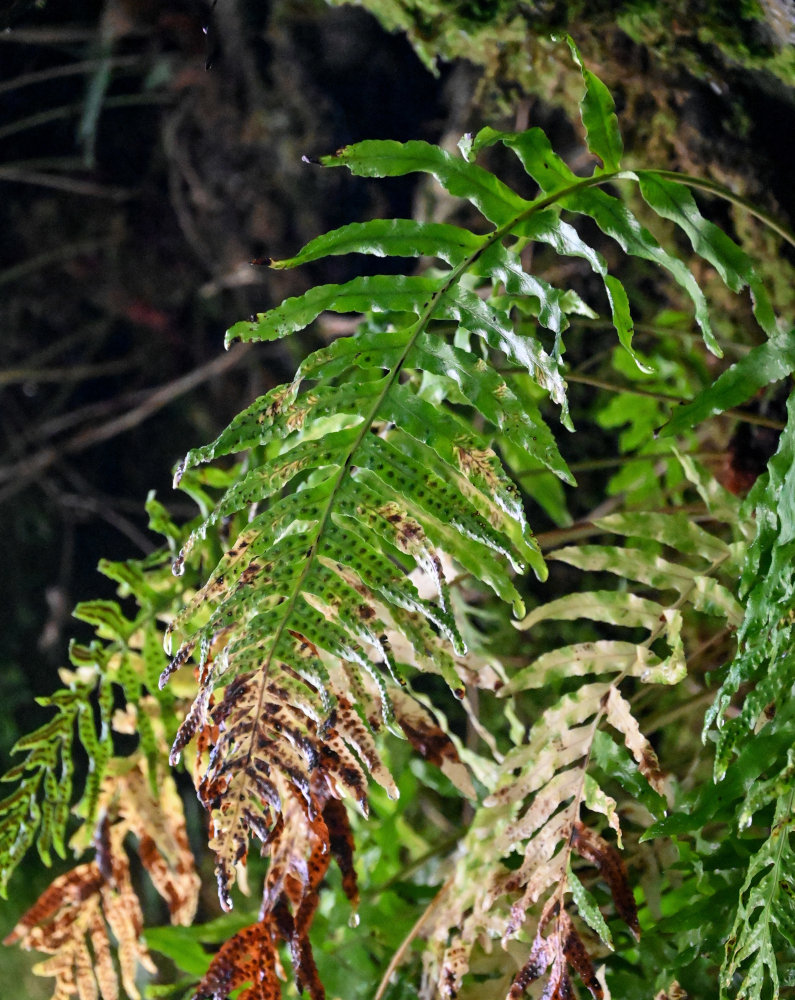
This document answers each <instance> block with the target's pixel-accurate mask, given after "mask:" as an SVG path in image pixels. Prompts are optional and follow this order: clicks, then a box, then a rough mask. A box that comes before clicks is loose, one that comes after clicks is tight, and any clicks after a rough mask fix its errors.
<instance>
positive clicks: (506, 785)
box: [425, 513, 739, 998]
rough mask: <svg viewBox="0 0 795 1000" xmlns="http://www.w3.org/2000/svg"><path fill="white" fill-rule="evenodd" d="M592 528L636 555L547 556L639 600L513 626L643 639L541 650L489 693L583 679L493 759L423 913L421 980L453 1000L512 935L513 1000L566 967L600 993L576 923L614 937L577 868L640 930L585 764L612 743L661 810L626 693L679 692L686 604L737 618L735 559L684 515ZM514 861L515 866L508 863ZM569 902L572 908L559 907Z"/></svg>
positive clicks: (647, 751) (540, 614) (605, 803)
mask: <svg viewBox="0 0 795 1000" xmlns="http://www.w3.org/2000/svg"><path fill="white" fill-rule="evenodd" d="M595 526H596V527H597V528H599V529H601V530H602V531H604V532H605V533H615V534H623V535H626V536H628V537H631V538H632V539H634V540H635V546H636V547H633V548H629V547H620V546H615V545H614V546H609V545H605V546H593V545H589V546H581V547H576V548H574V547H572V548H568V549H560V550H557V551H555V552H552V553H551V554H550V556H549V557H548V558H550V559H560V560H561V561H564V562H567V563H569V564H570V565H574V566H578V567H580V568H582V569H585V570H589V571H600V570H608V571H610V572H614V573H617V574H619V575H620V576H622V577H624V578H629V579H633V578H634V579H635V580H636V581H638V582H640V583H641V584H643V585H644V587H645V588H647V589H646V593H645V594H643V595H641V594H637V593H632V592H625V591H590V592H584V593H573V594H571V595H568V596H566V597H563V598H559V599H557V600H555V601H552V602H550V603H549V604H546V605H541V606H540V607H539V608H537V609H535V610H534V611H532V612H530V614H529V615H527V616H526V617H525V618H524V619H523V620H522V622H520V623H518V625H519V628H521V629H524V630H528V631H532V630H533V629H534V628H537V627H538V626H539V625H540V624H541V623H542V622H544V621H551V620H552V621H554V620H567V619H568V620H571V619H575V618H586V619H589V620H590V621H592V622H594V623H598V624H599V625H600V626H605V625H607V626H620V627H621V628H623V629H626V628H632V629H641V630H643V631H645V632H646V638H645V639H643V640H642V641H636V642H628V641H626V640H625V639H618V638H605V639H597V640H594V641H591V642H583V643H577V644H575V645H567V646H563V647H560V648H557V649H553V650H550V651H549V652H546V653H543V654H542V655H541V656H540V657H538V658H537V659H535V660H534V661H533V662H532V663H530V664H529V665H528V666H526V667H523V668H521V669H520V670H519V671H518V672H516V673H515V674H514V675H513V677H511V678H510V680H509V681H508V683H507V684H505V685H504V686H502V687H501V688H500V689H499V691H498V692H497V693H498V696H499V697H502V698H515V697H517V696H518V695H520V693H521V692H523V691H531V690H532V691H533V692H535V691H537V690H539V689H546V690H550V689H552V690H554V689H555V688H556V687H557V686H558V685H559V684H560V683H565V682H567V681H568V680H569V679H571V678H584V679H585V683H582V682H581V683H580V684H579V685H578V686H577V687H576V688H575V689H574V690H571V691H569V692H568V693H565V694H563V695H562V696H561V697H559V698H558V699H557V700H556V701H554V702H553V703H552V704H551V705H550V707H548V708H546V709H545V710H544V711H543V712H542V714H541V716H540V718H539V719H538V720H537V721H536V722H535V724H534V725H533V727H532V729H531V731H530V734H529V737H528V739H527V741H526V742H525V743H524V744H523V745H521V746H516V747H515V748H514V749H512V750H510V751H509V752H508V754H507V755H506V756H505V759H504V761H503V762H502V763H501V764H500V765H499V778H498V781H497V786H496V789H495V790H494V791H493V792H492V794H491V795H490V796H489V797H488V798H486V800H485V801H484V803H483V806H482V807H481V809H479V810H478V812H477V813H476V816H475V819H474V821H473V825H472V828H471V829H470V831H469V833H468V835H467V838H466V841H465V854H464V856H463V857H462V859H461V860H460V861H459V862H458V864H457V867H456V871H455V874H454V876H452V878H451V881H450V883H449V886H450V891H449V892H448V893H446V895H445V897H444V901H443V902H441V903H439V904H438V906H437V907H435V908H433V909H432V911H431V913H430V914H429V917H428V921H427V928H426V929H425V932H426V933H427V935H428V937H429V938H430V940H431V941H432V942H433V955H434V958H433V959H432V964H431V965H430V967H429V968H430V975H431V976H432V978H433V981H434V983H435V988H436V989H438V990H439V991H441V993H442V995H443V996H446V997H449V998H453V997H455V996H456V995H457V993H458V991H459V989H460V988H461V984H462V979H463V977H464V975H465V974H466V972H467V969H468V968H469V962H470V956H471V953H472V950H473V948H474V947H475V946H476V944H477V942H479V941H481V942H482V940H483V939H484V938H486V939H489V938H492V939H493V938H497V939H501V941H502V946H503V947H504V948H505V947H506V946H507V944H508V942H509V941H510V940H511V939H513V938H517V937H518V938H519V939H520V940H530V942H531V945H530V954H529V957H528V959H527V961H526V962H525V964H524V965H523V966H522V967H521V968H520V969H519V971H518V972H517V974H516V976H515V978H514V983H513V986H512V987H511V992H510V994H509V995H510V996H511V997H518V996H520V995H521V993H522V991H523V990H524V988H525V987H526V986H527V985H528V984H529V983H530V982H532V981H533V980H535V979H537V978H540V977H541V976H542V975H545V974H546V975H547V985H546V987H545V990H546V994H547V995H549V996H554V995H560V996H565V995H566V992H565V991H566V989H569V990H571V986H570V984H569V985H567V984H568V976H569V969H570V968H571V969H574V970H576V972H577V973H578V975H579V976H580V978H581V979H582V981H583V982H584V983H585V985H586V986H587V988H588V989H589V990H590V991H591V993H592V994H593V996H595V997H599V996H601V995H602V992H601V990H602V987H601V986H600V985H599V984H598V982H597V981H596V980H595V978H594V975H593V964H592V961H591V959H589V958H588V957H587V956H588V951H587V949H586V947H585V945H584V944H583V941H582V938H581V936H580V932H579V931H577V929H576V924H575V923H573V920H574V918H575V916H578V917H579V919H581V920H583V921H584V922H585V923H586V924H587V925H588V926H589V927H590V928H591V929H592V930H594V931H595V932H596V933H597V934H598V935H599V936H600V937H601V938H602V941H603V942H604V944H605V945H607V946H608V947H613V934H614V933H615V932H611V931H610V929H609V928H608V925H607V923H606V920H605V917H604V915H603V914H602V912H601V910H600V906H599V904H598V903H597V902H596V899H595V897H594V896H593V895H592V893H591V892H590V891H589V889H588V888H586V885H585V884H584V882H583V881H582V879H583V872H587V871H588V868H587V867H585V868H583V865H586V866H595V867H596V869H597V872H598V877H599V880H600V881H601V882H602V883H603V884H604V885H605V886H606V887H607V889H608V891H609V895H610V898H611V900H612V907H613V910H614V912H615V915H616V916H618V917H619V918H620V919H621V920H622V921H623V923H624V924H625V925H626V926H627V927H628V929H629V930H630V931H631V933H633V934H635V935H637V934H639V932H640V925H639V922H638V915H637V909H636V904H635V901H634V897H633V894H632V891H631V889H630V885H629V881H628V876H627V873H626V870H625V868H624V864H623V861H622V860H621V857H620V854H619V852H618V851H617V849H616V847H614V846H612V844H611V843H610V842H609V841H608V840H607V839H606V838H605V837H604V836H603V835H602V834H601V833H599V832H598V831H597V830H595V829H593V828H592V827H591V826H589V825H588V823H587V822H586V819H585V816H586V814H591V815H593V814H596V815H598V816H601V817H604V820H603V822H605V823H606V825H607V828H608V829H609V830H612V836H614V837H615V840H616V843H617V845H618V847H621V845H622V833H623V831H622V824H621V822H620V820H619V810H618V806H617V803H616V801H615V799H614V798H613V797H612V796H611V795H610V794H609V792H608V791H607V790H606V789H604V788H602V787H601V786H600V784H599V782H598V781H597V780H595V778H594V776H593V774H592V773H591V772H592V768H591V764H592V760H593V758H594V757H601V758H604V754H605V753H606V749H605V747H604V746H602V744H603V743H611V744H613V745H615V743H614V741H615V740H616V739H617V740H618V741H619V742H620V744H623V747H625V748H626V751H628V753H629V755H630V756H631V758H632V759H633V760H634V763H635V767H636V768H637V772H638V773H639V774H640V775H642V777H643V779H644V780H645V782H646V783H647V784H648V792H646V793H644V795H643V803H644V807H645V808H646V809H650V810H652V812H653V813H656V814H657V815H658V816H662V815H663V814H664V812H665V810H666V796H667V794H668V788H667V783H666V779H665V775H664V771H663V770H662V767H661V765H660V763H659V761H658V758H657V755H656V753H655V751H654V749H653V748H652V746H651V744H650V742H649V740H648V738H647V736H646V735H644V733H643V731H642V728H641V725H640V723H639V721H638V718H637V717H636V715H635V713H634V711H633V708H632V706H631V704H630V702H629V701H628V699H627V696H626V695H625V694H624V693H622V691H621V686H622V685H627V686H629V685H637V684H638V683H640V684H641V685H655V684H666V685H675V684H678V683H679V682H681V681H682V680H683V678H684V677H685V676H686V656H685V650H684V645H683V640H682V624H683V611H684V610H685V608H686V607H692V608H694V609H695V610H698V611H701V612H702V613H705V612H706V613H709V614H711V615H714V616H718V617H719V618H720V619H722V620H724V621H725V620H727V619H728V620H732V619H733V618H735V617H736V615H737V606H736V602H735V601H734V598H733V597H732V595H731V593H730V591H729V590H728V588H727V587H726V586H725V585H724V584H723V583H722V582H721V581H720V580H719V579H718V577H720V576H723V578H724V579H725V580H729V579H731V576H732V575H733V574H736V572H737V568H738V564H739V563H738V559H739V557H738V554H737V549H736V547H734V548H733V547H732V546H731V545H729V544H727V543H726V542H725V541H724V540H723V539H722V538H721V537H719V536H718V535H715V534H713V533H712V532H707V531H706V529H705V528H703V527H701V526H700V525H698V524H695V523H693V522H692V521H691V520H689V519H688V518H686V517H685V516H683V515H678V514H671V515H663V514H658V513H651V514H642V513H635V514H631V515H630V514H627V515H611V516H609V517H606V518H604V519H601V520H599V521H597V522H595ZM663 546H664V547H666V548H669V549H675V550H677V551H678V552H679V559H680V561H679V562H678V563H673V562H668V561H666V560H664V559H662V558H661V556H660V555H659V552H660V550H661V548H662V547H663ZM666 593H673V595H674V597H673V599H672V600H670V601H666V600H665V599H664V595H665V594H666ZM647 595H648V596H647ZM609 733H612V734H613V735H608V734H609ZM625 791H626V787H625ZM586 811H587V813H586ZM647 815H648V814H647ZM487 831H488V832H487ZM517 853H518V854H519V856H520V858H521V861H520V863H519V864H518V865H516V864H515V863H514V864H506V860H507V859H509V858H511V856H512V855H516V854H517ZM476 880H477V881H479V885H477V886H475V882H476ZM591 880H592V876H591V878H590V879H589V881H591ZM484 883H485V886H486V888H485V889H484ZM567 898H568V899H570V901H571V912H569V911H567V909H566V908H565V906H566V900H567ZM542 900H545V902H544V906H543V910H542V913H541V916H540V917H539V918H538V922H537V923H534V922H533V920H532V918H531V916H530V914H531V910H532V909H533V908H534V907H535V906H536V905H537V904H540V903H541V901H542ZM545 970H549V971H548V972H546V973H545ZM428 995H432V994H431V990H430V989H429V992H428Z"/></svg>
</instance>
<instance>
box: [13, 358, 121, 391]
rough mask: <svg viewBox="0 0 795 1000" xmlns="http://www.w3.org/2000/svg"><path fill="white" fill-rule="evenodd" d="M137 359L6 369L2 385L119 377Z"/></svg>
mask: <svg viewBox="0 0 795 1000" xmlns="http://www.w3.org/2000/svg"><path fill="white" fill-rule="evenodd" d="M136 360H137V359H136V358H135V357H133V356H130V357H126V358H121V359H120V360H118V361H105V362H103V363H101V364H96V365H63V366H61V367H58V368H6V369H5V370H3V371H0V385H14V384H15V383H18V382H78V381H82V380H83V379H89V378H98V377H99V376H101V375H119V374H120V373H121V372H126V371H129V370H130V368H131V367H132V365H133V364H134V362H135V361H136Z"/></svg>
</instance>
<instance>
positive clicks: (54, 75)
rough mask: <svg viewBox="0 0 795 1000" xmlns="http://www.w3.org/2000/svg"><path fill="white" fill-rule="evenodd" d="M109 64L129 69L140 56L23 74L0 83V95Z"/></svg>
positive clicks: (69, 64)
mask: <svg viewBox="0 0 795 1000" xmlns="http://www.w3.org/2000/svg"><path fill="white" fill-rule="evenodd" d="M108 64H110V68H111V69H130V68H133V67H135V68H137V67H139V66H140V65H141V57H140V56H114V57H113V58H111V59H83V60H81V61H80V62H76V63H66V64H65V65H63V66H53V67H52V68H51V69H41V70H37V71H36V72H35V73H23V74H21V75H20V76H16V77H14V78H13V79H12V80H6V82H5V83H0V94H7V93H8V92H9V91H14V90H19V89H20V88H21V87H30V86H32V85H33V84H36V83H46V82H47V81H48V80H59V79H61V78H62V77H64V76H82V75H83V74H84V73H93V72H94V71H95V70H98V69H101V68H102V67H104V66H106V65H108Z"/></svg>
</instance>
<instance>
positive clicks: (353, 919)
mask: <svg viewBox="0 0 795 1000" xmlns="http://www.w3.org/2000/svg"><path fill="white" fill-rule="evenodd" d="M358 926H359V914H358V913H357V912H356V911H355V910H354V911H353V913H352V914H351V915H350V916H349V917H348V927H352V928H355V927H358Z"/></svg>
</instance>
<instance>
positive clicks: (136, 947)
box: [6, 755, 200, 1000]
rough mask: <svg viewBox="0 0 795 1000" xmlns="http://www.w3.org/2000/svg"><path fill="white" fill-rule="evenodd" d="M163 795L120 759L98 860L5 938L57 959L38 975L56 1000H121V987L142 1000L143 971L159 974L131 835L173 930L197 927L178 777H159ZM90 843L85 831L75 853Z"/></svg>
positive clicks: (139, 766) (65, 878)
mask: <svg viewBox="0 0 795 1000" xmlns="http://www.w3.org/2000/svg"><path fill="white" fill-rule="evenodd" d="M157 792H158V794H157V797H155V794H154V792H153V790H152V788H151V785H150V782H149V777H148V774H147V764H146V762H145V761H144V760H143V758H142V756H140V755H133V757H131V758H127V759H125V760H121V759H116V760H114V761H113V762H112V763H111V765H110V766H109V768H108V771H107V773H106V775H105V777H104V779H103V783H102V788H101V791H100V795H99V810H100V820H99V822H98V824H97V826H96V828H95V830H94V832H93V836H92V837H91V841H90V846H92V847H93V848H94V849H95V851H96V858H95V860H94V861H93V862H91V863H90V864H85V865H80V866H79V867H77V868H74V869H73V870H72V871H70V872H67V873H66V874H65V875H61V876H60V877H59V878H57V879H55V881H54V882H53V883H52V885H50V886H49V888H48V889H46V890H45V891H44V893H43V894H42V895H41V896H40V897H39V899H38V901H37V902H36V903H35V904H34V905H33V906H32V907H31V908H30V910H28V912H27V913H26V914H25V915H24V916H23V917H22V919H21V920H20V921H19V923H18V924H17V926H16V927H15V928H14V930H13V931H12V932H11V934H10V935H9V936H8V937H7V938H6V944H13V943H15V942H18V943H20V944H21V945H22V947H23V948H27V949H35V950H37V951H43V952H45V953H46V954H49V955H51V956H52V957H51V958H49V959H47V960H46V961H44V962H40V963H39V964H38V965H36V966H34V970H33V971H34V972H35V973H37V974H38V975H42V976H54V977H55V992H54V994H53V1000H67V998H69V997H77V998H78V1000H98V998H99V997H101V998H102V1000H118V998H119V995H120V994H119V979H121V984H122V987H123V990H124V992H125V993H126V994H127V996H128V997H129V998H130V1000H136V998H137V997H138V991H137V989H136V985H135V977H136V971H137V968H138V966H139V965H140V966H141V967H143V968H144V969H146V970H147V971H149V972H156V971H157V970H156V968H155V966H154V964H153V962H152V959H151V958H150V956H149V953H148V951H147V949H146V946H145V945H144V944H143V942H142V940H141V930H142V928H143V914H142V912H141V906H140V903H139V901H138V896H137V894H136V892H135V889H134V888H133V885H132V882H131V879H130V862H129V859H128V856H127V852H126V850H125V847H124V843H125V841H129V839H130V838H129V835H130V834H132V835H133V837H134V838H135V840H136V841H137V843H136V847H137V853H138V856H139V858H140V860H141V863H142V865H143V867H144V868H145V870H146V871H147V872H148V874H149V876H150V878H151V880H152V883H153V885H154V886H155V888H156V889H157V891H158V893H159V894H160V895H161V896H162V897H163V898H164V899H165V901H166V903H167V904H168V909H169V914H170V917H171V922H172V923H174V924H184V925H188V924H190V923H191V921H192V920H193V916H194V913H195V912H196V904H197V902H198V896H199V887H200V883H199V878H198V875H197V874H196V872H195V870H194V865H193V855H192V853H191V851H190V848H189V845H188V839H187V834H186V831H185V817H184V814H183V811H182V803H181V801H180V798H179V795H178V793H177V790H176V786H175V785H174V781H173V779H172V778H171V776H170V775H168V774H166V773H162V774H161V775H160V782H159V786H158V789H157ZM87 836H88V832H87V831H85V830H81V831H79V832H78V834H77V835H76V836H75V838H74V841H75V844H76V845H78V846H79V845H80V843H81V841H84V840H85V838H86V837H87ZM86 846H88V845H86ZM131 846H132V844H131ZM114 954H115V955H116V962H117V964H118V972H117V967H116V963H114V959H113V955H114Z"/></svg>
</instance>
